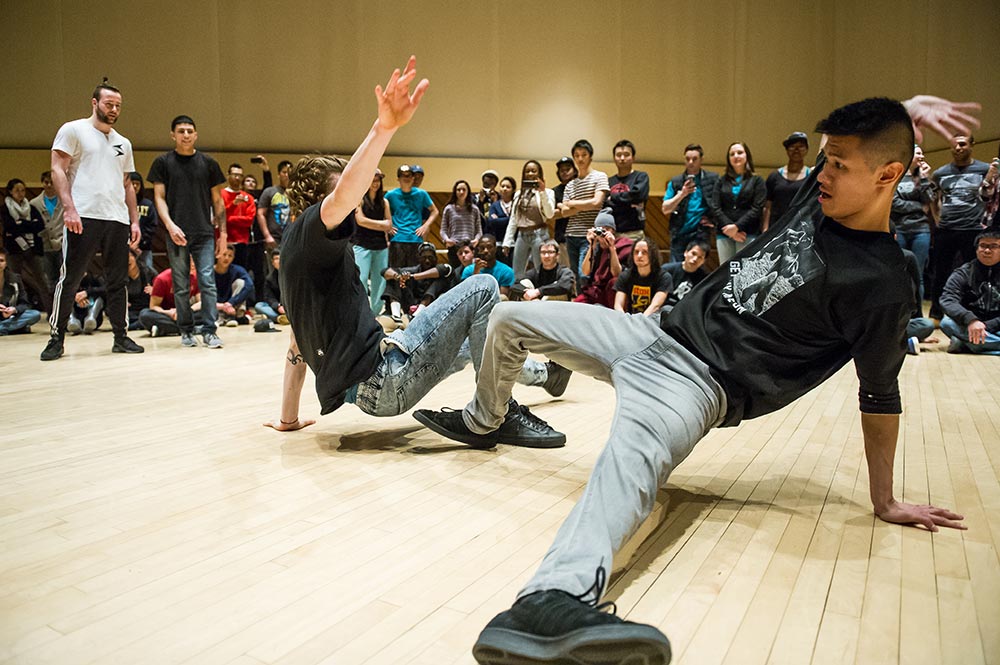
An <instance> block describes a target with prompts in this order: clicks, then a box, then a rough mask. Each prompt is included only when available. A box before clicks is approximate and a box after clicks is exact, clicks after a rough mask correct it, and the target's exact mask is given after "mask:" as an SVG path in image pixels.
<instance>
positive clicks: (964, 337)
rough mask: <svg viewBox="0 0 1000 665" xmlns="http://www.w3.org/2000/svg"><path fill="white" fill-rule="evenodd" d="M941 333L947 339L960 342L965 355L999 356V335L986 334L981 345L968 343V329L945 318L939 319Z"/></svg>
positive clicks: (951, 319)
mask: <svg viewBox="0 0 1000 665" xmlns="http://www.w3.org/2000/svg"><path fill="white" fill-rule="evenodd" d="M941 332H943V333H944V334H945V335H947V336H948V337H956V338H958V339H959V340H961V341H962V343H963V345H964V350H965V352H966V353H984V354H986V355H991V356H1000V335H997V334H996V333H991V332H988V333H986V341H985V342H983V343H982V344H973V343H972V342H970V341H969V328H968V327H967V326H963V325H962V324H961V323H959V322H958V321H956V320H955V319H953V318H951V317H950V316H946V317H944V318H943V319H941Z"/></svg>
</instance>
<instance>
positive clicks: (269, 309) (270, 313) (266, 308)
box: [253, 300, 278, 321]
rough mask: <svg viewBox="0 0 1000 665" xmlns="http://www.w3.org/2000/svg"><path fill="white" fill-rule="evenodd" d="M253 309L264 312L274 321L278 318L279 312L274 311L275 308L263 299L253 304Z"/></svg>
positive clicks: (260, 312) (259, 312)
mask: <svg viewBox="0 0 1000 665" xmlns="http://www.w3.org/2000/svg"><path fill="white" fill-rule="evenodd" d="M253 310H254V311H255V312H257V313H258V314H263V315H264V316H266V317H267V318H269V319H271V320H272V321H277V320H278V313H277V312H276V311H274V308H273V307H271V306H270V305H268V304H267V303H266V302H264V301H263V300H262V301H260V302H259V303H257V304H256V305H254V306H253Z"/></svg>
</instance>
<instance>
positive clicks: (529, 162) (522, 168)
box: [514, 159, 545, 189]
mask: <svg viewBox="0 0 1000 665" xmlns="http://www.w3.org/2000/svg"><path fill="white" fill-rule="evenodd" d="M528 164H534V165H535V168H537V169H538V177H539V178H541V179H542V180H545V171H543V170H542V165H541V164H540V163H539V162H536V161H535V160H533V159H529V160H528V161H526V162H525V163H524V166H522V167H521V180H524V178H525V175H524V170H525V169H526V168H528ZM514 189H517V188H516V187H515V188H514Z"/></svg>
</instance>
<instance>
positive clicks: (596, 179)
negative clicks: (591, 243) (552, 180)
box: [563, 170, 611, 236]
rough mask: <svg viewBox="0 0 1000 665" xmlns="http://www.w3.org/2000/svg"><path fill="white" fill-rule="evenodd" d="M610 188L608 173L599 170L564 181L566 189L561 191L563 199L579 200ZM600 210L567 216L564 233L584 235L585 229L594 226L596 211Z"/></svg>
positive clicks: (585, 233) (590, 197)
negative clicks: (567, 222) (567, 221)
mask: <svg viewBox="0 0 1000 665" xmlns="http://www.w3.org/2000/svg"><path fill="white" fill-rule="evenodd" d="M610 190H611V186H610V185H608V175H607V174H606V173H603V172H601V171H596V170H595V171H591V172H590V173H588V174H587V176H586V177H585V178H574V179H572V180H570V181H569V182H568V183H566V190H565V192H564V193H563V201H581V200H584V201H585V200H587V199H592V198H594V194H595V193H596V192H599V191H602V192H607V191H610ZM599 212H600V210H586V211H584V212H578V213H577V214H575V215H573V216H572V217H570V218H569V224H568V225H567V226H566V235H568V236H585V235H587V229H589V228H592V227H593V226H594V220H595V219H597V213H599Z"/></svg>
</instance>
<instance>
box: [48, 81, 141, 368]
mask: <svg viewBox="0 0 1000 665" xmlns="http://www.w3.org/2000/svg"><path fill="white" fill-rule="evenodd" d="M90 105H91V108H92V111H91V114H90V117H89V118H81V119H80V120H73V121H71V122H67V123H66V124H64V125H63V126H62V127H60V128H59V131H58V132H57V133H56V138H55V140H54V141H53V142H52V183H53V184H54V185H55V188H56V192H57V193H58V195H59V201H60V202H61V203H62V206H63V222H64V224H65V226H66V241H65V244H64V246H63V265H62V272H61V277H60V279H59V283H58V284H56V290H55V293H54V294H53V298H52V299H53V306H52V309H53V311H52V312H51V315H50V317H49V325H50V326H51V328H52V333H51V337H49V342H48V344H47V345H46V346H45V350H44V351H42V355H41V359H42V360H55V359H57V358H59V357H61V356H62V354H63V339H64V338H65V336H66V323H67V321H68V320H69V315H70V313H71V312H72V311H73V299H74V297H75V296H76V292H77V288H78V287H79V286H80V279H81V278H82V277H83V273H84V272H86V270H87V266H88V264H89V263H90V262H91V260H92V259H93V258H94V255H95V254H96V253H97V252H98V250H100V252H101V255H102V256H103V258H104V277H105V282H106V284H107V298H106V300H107V302H106V303H105V312H106V313H107V316H108V319H109V321H110V322H111V328H112V329H113V330H114V333H115V341H114V344H113V345H112V347H111V352H112V353H142V352H143V348H142V347H141V346H139V345H138V344H136V343H135V342H133V341H132V340H131V339H129V338H128V335H127V334H126V331H127V330H128V303H127V296H126V291H125V288H126V284H127V283H128V253H129V247H130V246H131V247H138V246H139V235H140V234H139V215H138V212H137V211H136V207H135V190H134V189H132V186H131V184H130V183H129V175H130V174H131V172H132V171H134V170H135V164H134V163H133V160H132V144H131V142H129V140H128V139H127V138H125V137H124V136H122V135H121V134H119V133H118V132H116V131H115V130H114V127H113V125H114V124H115V122H117V121H118V115H119V114H120V113H121V107H122V95H121V92H120V91H119V90H118V89H117V88H115V87H113V86H111V85H109V84H108V81H107V79H104V82H103V83H101V84H100V85H99V86H97V88H95V89H94V94H93V97H92V99H91V101H90Z"/></svg>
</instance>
